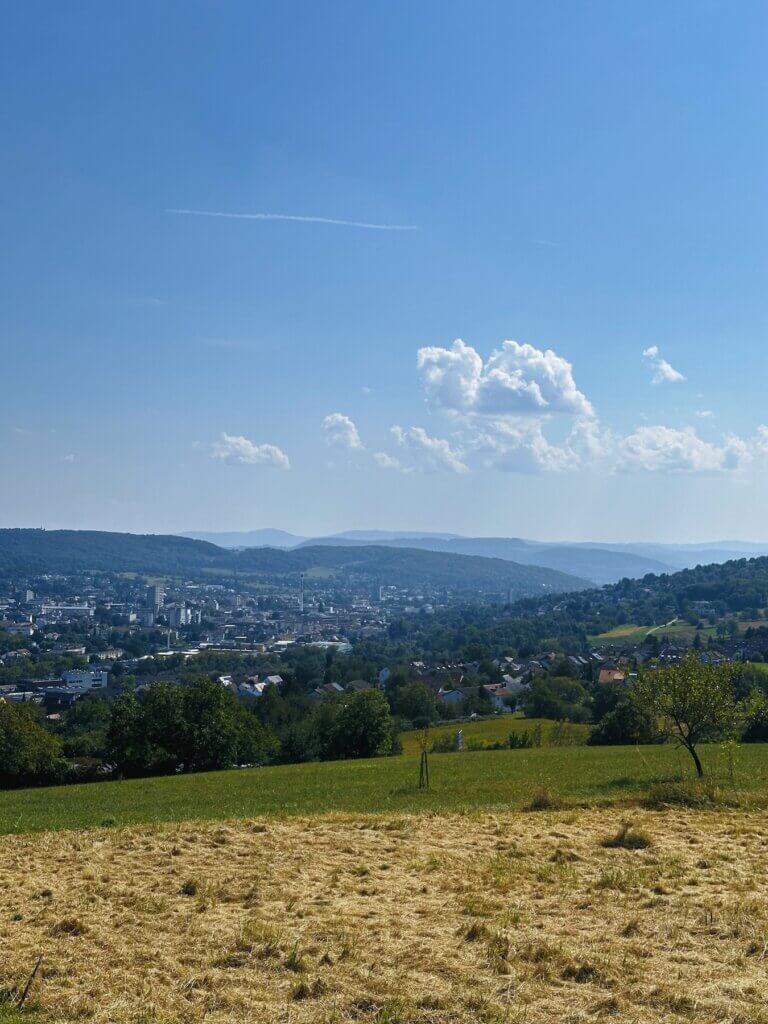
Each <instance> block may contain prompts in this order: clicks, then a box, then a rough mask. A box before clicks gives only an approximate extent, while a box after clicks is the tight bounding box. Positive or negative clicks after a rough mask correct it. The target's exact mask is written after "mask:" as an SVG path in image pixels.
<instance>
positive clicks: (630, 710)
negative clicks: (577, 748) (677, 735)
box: [587, 697, 664, 747]
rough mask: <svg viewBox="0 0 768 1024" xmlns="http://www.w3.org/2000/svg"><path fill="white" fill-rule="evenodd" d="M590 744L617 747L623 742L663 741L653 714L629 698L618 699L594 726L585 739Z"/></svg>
mask: <svg viewBox="0 0 768 1024" xmlns="http://www.w3.org/2000/svg"><path fill="white" fill-rule="evenodd" d="M587 742H588V743H589V744H590V745H591V746H611V747H618V746H622V745H624V744H636V743H639V744H645V743H663V742H664V735H663V733H661V732H659V730H658V729H657V728H656V722H655V720H654V718H653V715H651V714H649V713H648V712H647V711H644V710H642V709H641V708H640V707H639V706H638V705H637V704H636V703H635V701H633V700H632V699H631V698H627V697H625V698H624V699H623V700H620V701H619V702H618V704H616V706H615V707H614V709H613V710H612V711H609V712H607V714H606V715H604V716H603V718H602V719H601V721H600V722H598V724H597V725H596V726H595V727H594V729H593V730H592V732H591V733H590V736H589V740H588V741H587Z"/></svg>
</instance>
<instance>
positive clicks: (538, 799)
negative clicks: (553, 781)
mask: <svg viewBox="0 0 768 1024" xmlns="http://www.w3.org/2000/svg"><path fill="white" fill-rule="evenodd" d="M562 806H563V804H562V801H561V800H560V799H559V797H556V796H555V795H554V794H553V793H552V792H551V790H549V789H548V788H547V787H546V786H540V787H539V788H538V789H537V790H536V791H535V792H534V794H533V796H532V797H531V801H530V803H529V804H528V805H527V806H526V808H525V810H526V811H557V810H559V809H560V808H561V807H562Z"/></svg>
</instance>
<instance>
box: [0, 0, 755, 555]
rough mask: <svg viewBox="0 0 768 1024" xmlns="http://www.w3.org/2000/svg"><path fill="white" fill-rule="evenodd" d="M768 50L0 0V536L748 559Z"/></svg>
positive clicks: (455, 8) (622, 18) (490, 23)
mask: <svg viewBox="0 0 768 1024" xmlns="http://www.w3.org/2000/svg"><path fill="white" fill-rule="evenodd" d="M766 30H768V7H766V5H765V4H764V3H761V2H760V3H758V2H755V3H750V2H737V3H725V2H723V3H716V2H704V0H701V2H695V3H694V2H690V3H689V2H669V0H666V2H663V3H654V2H647V0H646V2H642V3H632V2H626V3H619V4H617V3H615V2H583V3H578V2H577V3H565V2H562V0H560V2H557V3H552V2H546V0H545V2H537V3H506V2H505V3H491V2H485V3H481V4H469V3H454V2H446V0H441V2H439V3H438V2H423V3H419V4H413V3H398V2H387V3H373V2H371V3H363V4H361V3H357V2H354V3H353V2H349V3H345V2H341V0H334V2H332V3H331V2H317V0H315V2H312V3H299V2H290V0H288V2H282V3H279V4H278V3H254V2H247V3H245V2H244V3H239V2H233V0H230V2H226V0H224V2H213V0H211V2H190V0H185V2H173V0H165V2H164V3H162V4H150V3H143V2H138V0H134V2H132V3H131V4H117V3H112V2H107V3H104V2H98V3H97V2H92V3H91V2H79V3H78V2H74V3H70V4H59V3H53V2H48V3H41V2H35V0H28V2H25V3H24V4H7V5H5V9H4V12H3V31H2V34H1V38H0V87H1V88H2V95H3V97H4V103H3V110H2V115H0V124H1V125H2V151H3V157H2V162H0V186H1V188H0V197H1V198H0V211H1V212H0V217H1V218H2V237H3V240H4V245H3V247H2V268H1V269H2V273H0V297H1V298H2V302H0V338H1V339H2V349H3V360H2V369H1V370H0V372H2V374H3V380H4V386H3V389H2V392H3V397H2V403H0V437H1V438H2V444H1V445H0V472H1V473H2V479H3V481H4V487H3V501H2V503H0V524H2V525H5V526H21V525H45V526H48V527H57V526H66V527H87V528H102V529H128V530H141V531H151V532H155V531H163V532H165V531H181V530H190V529H209V530H211V529H222V530H224V529H249V528H256V527H262V526H276V527H283V528H285V529H289V530H294V531H297V532H303V533H320V532H332V531H335V530H340V529H347V528H362V527H365V528H373V527H379V528H392V529H424V530H428V529H434V530H451V531H456V532H462V533H468V534H478V535H479V534H496V535H517V536H531V537H539V538H542V539H565V538H570V539H605V540H630V539H633V540H645V539H647V540H681V541H682V540H701V539H707V538H714V537H726V536H727V537H740V538H744V539H747V538H749V539H753V540H768V526H766V525H765V517H764V515H763V509H764V508H765V503H766V499H768V472H767V470H768V430H765V431H761V427H762V426H763V425H765V424H768V409H767V408H766V403H765V398H764V391H765V385H764V379H765V372H764V370H765V366H766V358H765V354H764V353H765V342H766V336H767V331H768V296H767V294H766V287H765V285H766V270H767V269H768V266H767V264H768V259H767V256H768V231H767V230H766V229H767V228H768V223H767V222H768V204H767V203H766V199H768V138H767V134H768V122H766V118H765V112H764V105H765V102H764V97H765V95H766V94H767V93H768V65H766V62H765V59H764V40H765V38H766ZM178 210H187V211H192V210H194V211H203V212H205V213H226V214H233V213H234V214H251V215H252V214H270V215H274V214H277V215H281V216H286V217H291V218H292V217H297V218H310V219H308V220H292V219H285V220H284V219H273V218H269V219H260V218H257V219H253V218H240V217H219V216H203V215H199V214H193V213H179V212H169V211H178ZM311 218H317V219H311ZM327 220H335V221H344V222H349V223H347V224H338V223H326V222H325V221H327ZM360 224H364V225H369V226H366V227H361V226H357V225H360ZM371 225H376V226H371ZM396 228H409V229H410V230H399V229H396ZM456 339H462V342H461V343H460V344H456V343H455V342H456ZM505 342H507V343H508V344H506V345H505ZM644 353H645V354H644ZM328 417H330V419H328Z"/></svg>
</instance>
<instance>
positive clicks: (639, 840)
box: [600, 821, 653, 850]
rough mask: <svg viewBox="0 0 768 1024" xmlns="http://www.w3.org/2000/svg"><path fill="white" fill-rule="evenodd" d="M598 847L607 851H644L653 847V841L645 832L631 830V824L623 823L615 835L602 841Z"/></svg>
mask: <svg viewBox="0 0 768 1024" xmlns="http://www.w3.org/2000/svg"><path fill="white" fill-rule="evenodd" d="M600 845H601V846H603V847H605V848H606V849H608V850H646V849H648V847H649V846H651V845H653V840H652V839H651V837H650V836H649V835H648V833H647V832H644V831H643V830H642V829H636V828H632V824H631V823H630V822H628V821H625V822H624V824H623V825H622V826H621V828H620V829H619V831H618V832H617V833H616V835H613V836H608V837H607V838H605V839H603V841H602V842H601V843H600Z"/></svg>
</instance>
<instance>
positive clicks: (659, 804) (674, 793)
mask: <svg viewBox="0 0 768 1024" xmlns="http://www.w3.org/2000/svg"><path fill="white" fill-rule="evenodd" d="M718 803H722V799H721V798H720V795H719V793H718V791H717V789H716V788H715V787H713V786H705V785H703V784H702V783H700V782H655V783H654V784H653V785H652V786H651V787H650V788H649V790H648V794H647V796H646V797H645V799H644V800H643V806H644V807H647V808H649V809H650V810H653V811H659V810H663V809H664V808H665V807H714V806H716V805H717V804H718Z"/></svg>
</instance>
